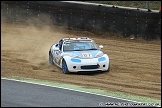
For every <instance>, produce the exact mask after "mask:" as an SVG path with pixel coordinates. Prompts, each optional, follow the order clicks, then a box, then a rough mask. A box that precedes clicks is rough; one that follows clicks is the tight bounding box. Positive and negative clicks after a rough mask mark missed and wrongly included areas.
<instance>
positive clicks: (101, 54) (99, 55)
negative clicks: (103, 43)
mask: <svg viewBox="0 0 162 108" xmlns="http://www.w3.org/2000/svg"><path fill="white" fill-rule="evenodd" d="M103 55H104V53H103V52H98V53H97V54H96V55H95V57H96V58H98V57H102V56H103Z"/></svg>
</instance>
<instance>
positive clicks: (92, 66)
mask: <svg viewBox="0 0 162 108" xmlns="http://www.w3.org/2000/svg"><path fill="white" fill-rule="evenodd" d="M97 68H99V65H85V66H81V69H97Z"/></svg>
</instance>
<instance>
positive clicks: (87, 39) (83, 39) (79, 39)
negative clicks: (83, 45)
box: [63, 37, 93, 41]
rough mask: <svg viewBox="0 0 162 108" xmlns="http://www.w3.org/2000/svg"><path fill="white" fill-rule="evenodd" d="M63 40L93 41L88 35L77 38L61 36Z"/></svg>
mask: <svg viewBox="0 0 162 108" xmlns="http://www.w3.org/2000/svg"><path fill="white" fill-rule="evenodd" d="M63 41H93V40H92V39H90V38H88V37H79V38H63Z"/></svg>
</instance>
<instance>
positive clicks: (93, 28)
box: [1, 1, 161, 40]
mask: <svg viewBox="0 0 162 108" xmlns="http://www.w3.org/2000/svg"><path fill="white" fill-rule="evenodd" d="M1 20H3V21H6V22H12V23H13V22H14V23H15V22H17V23H28V22H32V23H37V24H47V23H48V24H51V25H59V26H64V27H66V28H67V29H75V30H84V31H90V32H93V33H97V34H105V33H114V34H120V35H122V36H124V37H129V36H132V35H133V36H135V37H142V38H143V39H147V40H151V39H159V38H160V39H161V12H159V11H151V12H148V11H147V10H144V9H137V8H126V7H121V6H113V5H103V4H94V3H85V2H74V1H73V2H72V1H71V2H70V1H2V2H1Z"/></svg>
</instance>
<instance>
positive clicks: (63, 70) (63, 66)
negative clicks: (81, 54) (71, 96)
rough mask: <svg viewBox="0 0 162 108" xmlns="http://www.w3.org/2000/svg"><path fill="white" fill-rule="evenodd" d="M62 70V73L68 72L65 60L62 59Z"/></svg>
mask: <svg viewBox="0 0 162 108" xmlns="http://www.w3.org/2000/svg"><path fill="white" fill-rule="evenodd" d="M62 72H63V73H64V74H68V73H69V70H68V68H67V65H66V61H65V60H63V61H62Z"/></svg>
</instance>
